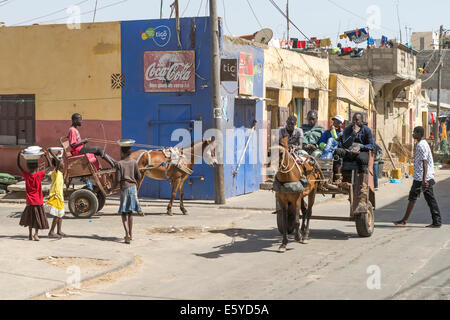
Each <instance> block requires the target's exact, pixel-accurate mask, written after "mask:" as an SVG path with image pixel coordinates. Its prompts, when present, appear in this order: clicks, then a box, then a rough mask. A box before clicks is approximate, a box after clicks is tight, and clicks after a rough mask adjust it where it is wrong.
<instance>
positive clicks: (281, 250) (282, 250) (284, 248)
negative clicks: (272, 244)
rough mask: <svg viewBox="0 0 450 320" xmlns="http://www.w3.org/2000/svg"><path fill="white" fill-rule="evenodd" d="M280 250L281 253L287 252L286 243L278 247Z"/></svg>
mask: <svg viewBox="0 0 450 320" xmlns="http://www.w3.org/2000/svg"><path fill="white" fill-rule="evenodd" d="M278 252H280V253H285V252H286V246H285V245H282V246H281V247H280V248H279V249H278Z"/></svg>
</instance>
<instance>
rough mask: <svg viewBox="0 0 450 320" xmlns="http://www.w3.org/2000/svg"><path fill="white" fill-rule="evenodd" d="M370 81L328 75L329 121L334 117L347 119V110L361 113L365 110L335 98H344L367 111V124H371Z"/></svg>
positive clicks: (333, 74)
mask: <svg viewBox="0 0 450 320" xmlns="http://www.w3.org/2000/svg"><path fill="white" fill-rule="evenodd" d="M370 90H371V89H370V81H369V80H364V79H360V78H355V77H346V76H344V75H340V74H335V73H332V74H330V97H329V119H331V118H332V117H334V116H336V115H338V114H339V115H341V116H343V117H344V118H345V119H346V120H349V119H348V108H349V106H350V109H351V110H352V111H360V112H363V111H365V110H363V109H361V108H359V107H357V106H355V105H352V104H349V103H347V102H345V101H342V100H339V99H337V98H336V97H340V98H346V99H348V100H350V101H353V102H355V103H357V104H359V105H362V106H364V107H365V108H367V109H368V111H365V112H367V122H369V124H370V123H371V119H372V114H371V111H372V105H371V104H372V102H371V99H370Z"/></svg>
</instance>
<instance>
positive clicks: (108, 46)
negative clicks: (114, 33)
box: [94, 42, 120, 54]
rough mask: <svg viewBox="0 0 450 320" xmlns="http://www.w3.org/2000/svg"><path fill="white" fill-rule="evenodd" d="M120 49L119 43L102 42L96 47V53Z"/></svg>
mask: <svg viewBox="0 0 450 320" xmlns="http://www.w3.org/2000/svg"><path fill="white" fill-rule="evenodd" d="M119 50H120V45H119V44H113V43H104V42H100V43H98V44H97V45H96V46H95V47H94V54H108V53H113V52H114V51H119Z"/></svg>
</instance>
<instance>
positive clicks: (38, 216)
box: [17, 152, 49, 241]
mask: <svg viewBox="0 0 450 320" xmlns="http://www.w3.org/2000/svg"><path fill="white" fill-rule="evenodd" d="M20 154H21V152H19V153H18V154H17V167H18V168H19V169H20V172H21V174H22V177H23V178H24V179H25V190H26V195H27V206H26V207H25V210H24V211H23V213H22V216H21V217H20V222H19V225H21V226H23V227H28V230H29V235H28V240H34V241H39V240H40V239H39V236H38V233H39V230H43V229H48V228H49V226H48V220H47V216H46V215H45V212H44V207H43V204H44V197H43V194H42V179H44V177H45V171H44V170H42V171H38V161H37V160H28V161H27V169H28V171H26V170H23V168H22V166H21V164H20ZM33 229H34V230H35V233H34V235H33V234H32V232H33Z"/></svg>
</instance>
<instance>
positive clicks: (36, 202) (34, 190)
mask: <svg viewBox="0 0 450 320" xmlns="http://www.w3.org/2000/svg"><path fill="white" fill-rule="evenodd" d="M21 173H22V177H23V178H24V179H25V186H26V190H27V206H42V205H43V204H44V197H43V195H42V179H44V177H45V172H44V171H39V172H36V173H33V174H31V173H29V172H26V171H22V172H21Z"/></svg>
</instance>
